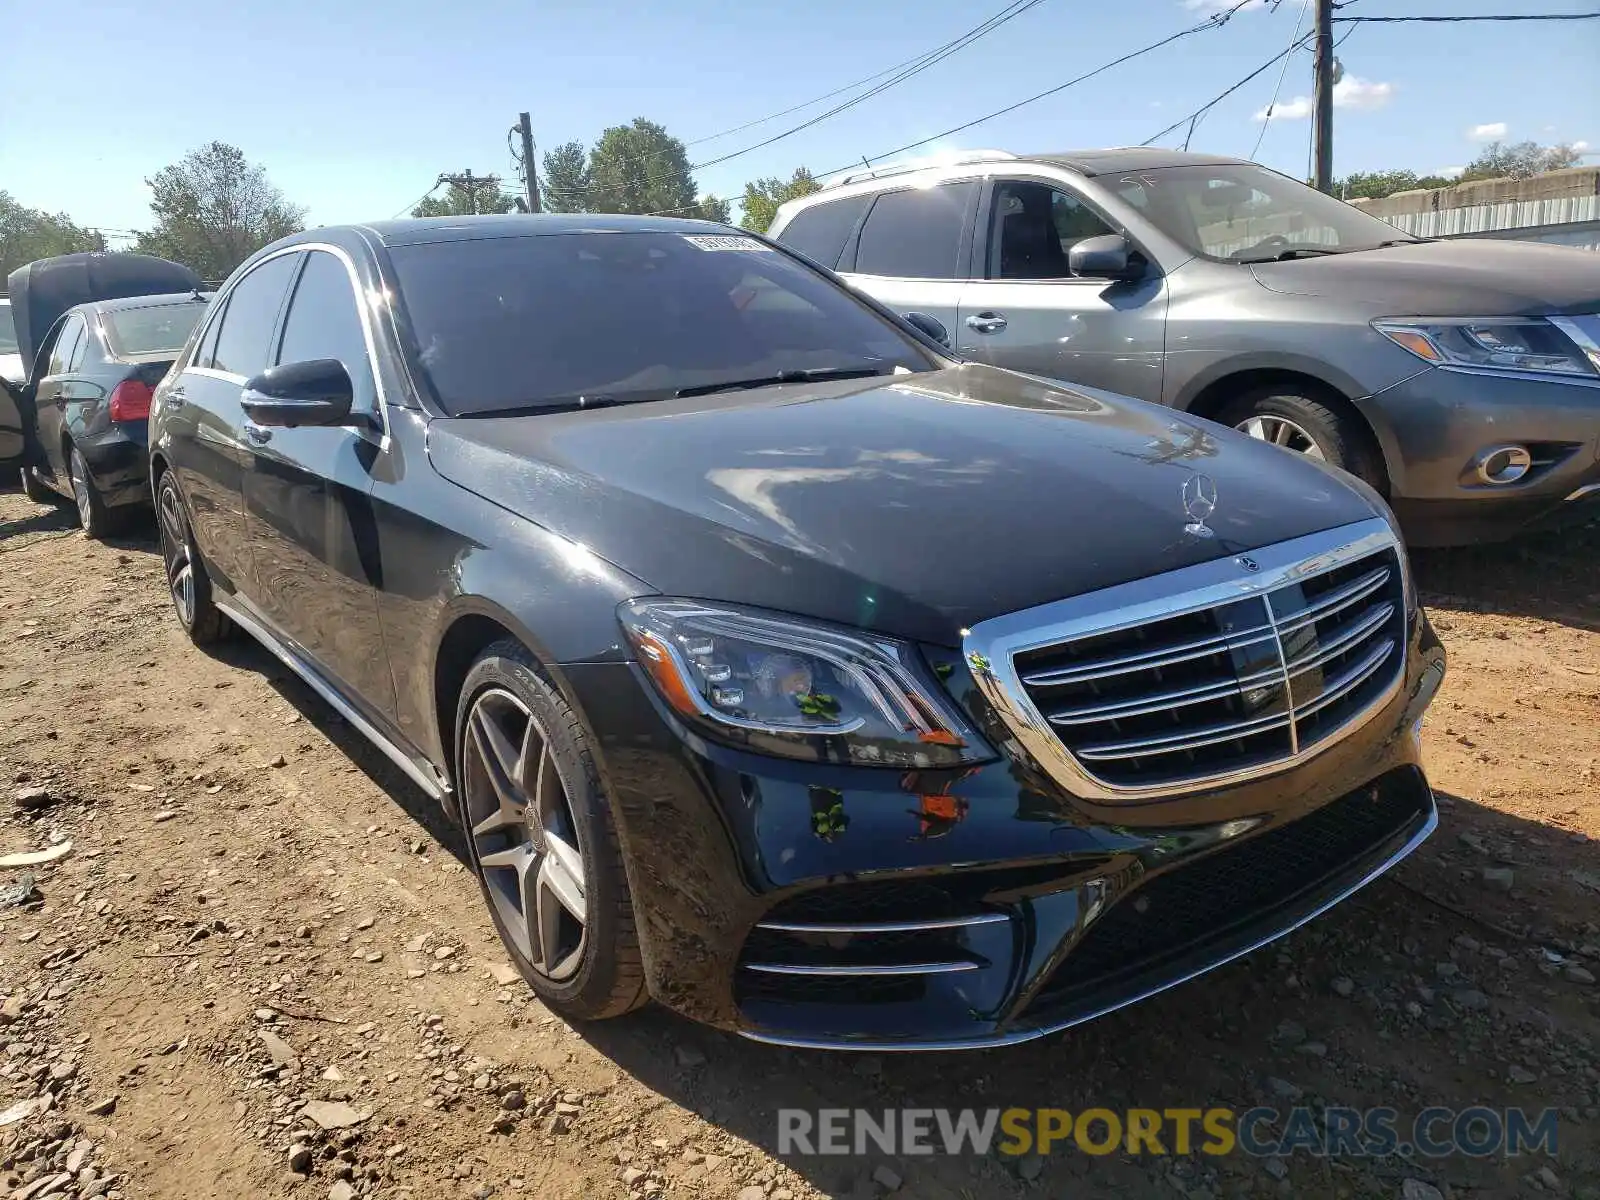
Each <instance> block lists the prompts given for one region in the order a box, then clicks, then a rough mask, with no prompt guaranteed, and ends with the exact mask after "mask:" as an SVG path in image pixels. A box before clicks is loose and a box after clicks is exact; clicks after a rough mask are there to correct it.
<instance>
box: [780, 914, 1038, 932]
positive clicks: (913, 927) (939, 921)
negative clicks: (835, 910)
mask: <svg viewBox="0 0 1600 1200" xmlns="http://www.w3.org/2000/svg"><path fill="white" fill-rule="evenodd" d="M1010 919H1011V918H1010V917H1008V916H1007V915H1006V914H1005V913H997V912H990V913H978V914H976V915H974V916H970V917H934V918H932V919H930V920H927V921H860V922H855V923H852V924H843V923H822V922H806V921H760V922H757V924H756V928H757V929H771V930H774V931H776V932H778V933H915V932H916V931H917V930H920V929H958V928H960V927H962V926H965V925H997V924H999V923H1000V922H1002V921H1009V920H1010Z"/></svg>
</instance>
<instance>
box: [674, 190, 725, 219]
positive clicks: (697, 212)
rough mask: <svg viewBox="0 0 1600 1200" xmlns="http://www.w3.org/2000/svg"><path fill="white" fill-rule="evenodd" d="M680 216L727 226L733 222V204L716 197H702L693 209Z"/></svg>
mask: <svg viewBox="0 0 1600 1200" xmlns="http://www.w3.org/2000/svg"><path fill="white" fill-rule="evenodd" d="M678 215H679V216H684V217H694V218H696V219H698V220H701V221H715V222H717V223H718V224H719V225H726V224H728V223H729V222H730V221H732V220H733V202H732V201H731V200H718V199H717V198H716V196H715V195H707V196H701V197H700V200H699V202H698V203H696V204H695V206H694V207H693V208H691V209H689V210H688V211H687V212H683V213H680V214H678Z"/></svg>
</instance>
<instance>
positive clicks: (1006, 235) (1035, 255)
mask: <svg viewBox="0 0 1600 1200" xmlns="http://www.w3.org/2000/svg"><path fill="white" fill-rule="evenodd" d="M1112 232H1115V231H1114V230H1113V229H1112V228H1111V226H1109V225H1107V224H1106V223H1105V221H1103V220H1102V219H1101V218H1100V216H1099V214H1098V213H1096V212H1095V211H1094V210H1093V209H1092V208H1090V207H1089V206H1088V205H1086V204H1084V202H1083V201H1082V200H1080V199H1078V197H1076V196H1074V195H1071V194H1070V193H1068V192H1064V191H1062V190H1060V189H1059V188H1053V187H1051V186H1050V185H1049V184H1047V183H1034V182H1030V181H1027V180H1007V181H1004V182H1001V183H999V184H997V185H996V187H995V195H994V208H993V211H992V212H991V214H990V218H989V247H990V252H989V277H990V278H991V279H1068V278H1071V276H1072V271H1071V270H1070V269H1069V268H1068V266H1067V255H1068V254H1069V253H1070V252H1071V250H1072V247H1073V246H1075V245H1076V244H1077V243H1078V242H1081V241H1082V240H1083V239H1084V238H1091V237H1099V236H1100V235H1101V234H1106V233H1112Z"/></svg>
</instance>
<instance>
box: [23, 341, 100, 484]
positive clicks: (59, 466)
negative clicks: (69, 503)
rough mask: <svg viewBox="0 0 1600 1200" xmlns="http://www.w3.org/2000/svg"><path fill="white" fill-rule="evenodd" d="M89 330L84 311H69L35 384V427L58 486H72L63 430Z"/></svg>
mask: <svg viewBox="0 0 1600 1200" xmlns="http://www.w3.org/2000/svg"><path fill="white" fill-rule="evenodd" d="M86 332H87V329H86V326H85V325H84V320H83V315H82V314H81V313H69V314H67V316H65V317H63V318H62V320H61V324H60V326H59V327H58V328H57V330H56V334H55V344H54V346H52V347H51V349H50V361H49V365H48V366H46V368H45V373H44V376H43V377H42V378H41V379H40V380H39V382H38V383H37V384H35V385H34V399H33V403H34V410H35V416H34V428H35V431H36V435H37V437H38V439H39V445H40V447H41V448H42V449H43V450H44V456H45V462H46V463H47V464H48V466H49V468H50V474H51V477H52V479H53V480H54V482H55V485H56V486H57V487H59V488H68V487H70V486H71V482H70V480H71V476H70V475H69V473H68V471H67V461H66V457H65V454H64V452H63V450H62V437H61V431H62V428H63V419H64V416H63V414H64V413H65V410H66V402H67V397H68V396H69V395H70V393H71V391H72V371H73V369H74V367H75V365H76V364H78V363H80V362H82V361H83V345H84V342H85V340H86V337H85V334H86Z"/></svg>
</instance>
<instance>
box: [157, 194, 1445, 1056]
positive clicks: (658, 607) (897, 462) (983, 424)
mask: <svg viewBox="0 0 1600 1200" xmlns="http://www.w3.org/2000/svg"><path fill="white" fill-rule="evenodd" d="M150 446H151V467H150V469H151V478H152V481H153V484H154V488H155V495H156V500H157V507H158V510H159V515H160V528H161V538H162V550H163V555H164V557H165V561H166V567H167V575H168V579H169V581H170V584H171V591H172V596H173V602H174V606H175V608H176V611H177V614H178V617H179V619H180V620H181V622H182V623H183V626H184V627H185V629H186V630H187V631H188V632H189V634H190V636H191V637H192V638H193V639H194V640H195V641H197V642H208V641H212V640H215V639H217V638H220V637H222V636H224V635H225V634H226V633H227V632H228V631H229V629H230V627H237V628H239V629H242V630H244V631H245V632H247V633H249V634H250V635H251V636H252V637H254V638H256V639H258V640H260V641H261V642H262V643H264V644H265V645H266V646H267V647H268V648H269V649H270V650H271V651H272V652H273V653H275V654H276V655H277V656H278V657H279V658H281V659H282V660H283V661H284V662H285V663H286V664H288V665H289V667H291V668H292V669H293V670H294V671H296V672H297V673H298V674H299V675H300V676H302V677H303V678H304V679H305V680H306V681H307V682H308V683H309V684H310V685H311V686H312V687H313V688H315V689H316V690H317V691H318V692H319V693H320V694H321V695H322V696H323V697H324V698H325V699H326V700H327V701H328V702H329V703H330V704H331V705H333V706H334V708H336V709H337V710H338V711H339V712H340V713H341V714H343V715H344V716H345V717H346V718H347V719H348V720H350V721H351V722H352V723H353V724H354V725H355V726H356V728H358V729H359V730H361V731H362V732H363V733H364V734H365V735H366V736H367V737H369V738H370V739H371V740H372V741H373V742H374V743H375V744H376V745H377V746H378V748H379V749H380V750H382V751H383V752H384V753H385V754H386V755H387V756H388V757H389V758H390V759H391V760H393V762H394V763H396V764H397V765H398V766H399V768H400V769H401V770H402V771H404V772H405V774H406V775H408V776H409V777H410V778H411V779H412V780H413V781H414V782H415V783H416V784H417V785H418V786H419V787H421V788H422V789H423V790H424V791H425V792H427V793H428V794H429V795H431V796H432V797H434V798H435V799H437V800H438V801H439V802H440V803H441V804H442V805H443V806H444V807H445V809H446V811H448V812H449V813H450V814H451V815H452V816H454V817H455V818H457V819H458V820H460V821H461V823H462V824H463V826H464V827H465V829H466V832H467V837H466V839H465V840H466V844H467V846H468V847H469V850H470V856H471V864H472V867H473V869H474V870H475V871H476V873H477V875H478V878H479V881H480V883H481V885H482V889H483V893H484V896H485V898H486V900H487V901H488V908H489V912H490V914H491V916H492V918H493V920H494V923H495V925H496V927H497V928H498V930H499V932H500V935H501V937H502V938H503V940H504V942H505V944H506V946H507V948H508V950H509V952H510V954H511V956H512V958H513V960H514V962H515V963H516V964H517V966H518V967H519V968H520V970H521V971H522V973H523V975H524V976H525V977H526V978H527V980H528V981H529V983H530V984H531V986H532V987H533V989H534V990H535V991H536V992H537V993H538V995H539V996H540V997H541V998H542V999H543V1000H544V1001H545V1003H546V1004H548V1005H549V1006H550V1007H551V1008H553V1009H555V1010H556V1011H558V1012H561V1013H563V1014H565V1015H567V1016H569V1017H573V1018H599V1017H608V1016H615V1015H617V1014H620V1013H624V1012H627V1011H629V1010H631V1009H633V1008H635V1007H637V1006H638V1005H640V1004H642V1003H644V1002H645V1000H646V999H647V998H648V997H652V996H653V997H654V998H656V999H657V1000H659V1001H660V1002H662V1003H664V1004H667V1005H670V1006H671V1007H673V1008H675V1009H677V1010H678V1011H680V1012H682V1013H685V1014H687V1015H689V1016H691V1017H694V1018H696V1019H699V1020H702V1021H707V1022H711V1023H713V1024H716V1025H719V1026H721V1027H724V1028H728V1029H734V1030H738V1031H740V1032H741V1033H743V1034H744V1035H746V1036H748V1037H752V1038H756V1039H760V1040H766V1041H772V1042H780V1043H785V1044H792V1045H806V1046H837V1047H847V1048H869V1047H870V1048H878V1049H917V1048H926V1047H966V1046H979V1045H992V1044H997V1043H1004V1042H1011V1041H1019V1040H1023V1039H1026V1038H1030V1037H1035V1036H1038V1035H1040V1034H1042V1033H1046V1032H1050V1031H1053V1030H1059V1029H1062V1028H1065V1027H1067V1026H1069V1025H1072V1024H1075V1023H1077V1022H1080V1021H1083V1020H1087V1019H1089V1018H1091V1017H1093V1016H1096V1015H1098V1014H1100V1013H1103V1012H1106V1011H1108V1010H1110V1009H1113V1008H1116V1007H1119V1006H1120V1005H1124V1004H1128V1003H1131V1002H1133V1001H1135V1000H1137V999H1139V998H1141V997H1143V996H1146V995H1149V994H1151V993H1152V992H1156V991H1159V990H1161V989H1163V988H1165V987H1170V986H1172V985H1173V984H1176V983H1179V982H1182V981H1183V980H1186V979H1189V978H1192V977H1193V976H1194V975H1197V974H1199V973H1200V972H1202V971H1205V970H1207V969H1209V968H1211V967H1214V966H1216V965H1218V964H1219V963H1222V962H1226V961H1228V960H1229V959H1231V958H1234V957H1236V956H1238V955H1240V954H1243V953H1246V952H1247V951H1249V950H1250V949H1252V948H1254V947H1256V946H1259V945H1261V944H1263V943H1265V942H1268V941H1270V940H1272V939H1273V938H1276V937H1278V936H1280V935H1282V934H1283V933H1285V932H1287V931H1288V930H1290V929H1292V928H1294V927H1295V926H1297V925H1299V924H1300V923H1302V922H1304V921H1306V920H1309V919H1310V918H1312V917H1313V916H1315V915H1316V914H1318V913H1320V912H1322V911H1323V910H1325V909H1327V908H1328V907H1329V906H1331V905H1333V904H1334V903H1336V902H1338V901H1339V900H1340V899H1342V898H1343V897H1345V896H1347V895H1349V894H1350V893H1351V892H1353V891H1354V890H1356V889H1357V888H1359V887H1360V886H1361V885H1362V884H1364V883H1366V882H1368V881H1369V880H1371V879H1373V878H1375V877H1376V876H1377V875H1378V874H1380V873H1382V872H1383V871H1384V870H1385V869H1387V868H1388V867H1389V866H1390V865H1392V864H1393V863H1394V862H1396V861H1398V860H1399V859H1400V858H1402V857H1403V856H1404V855H1406V854H1407V853H1408V852H1409V851H1410V850H1412V849H1413V848H1414V847H1415V846H1416V845H1418V844H1419V843H1420V842H1421V841H1422V839H1424V838H1425V837H1427V835H1428V834H1429V833H1430V832H1431V831H1432V829H1433V828H1434V826H1435V824H1436V819H1437V818H1436V814H1435V810H1434V805H1433V799H1432V796H1431V794H1430V792H1429V789H1428V785H1427V782H1426V780H1425V778H1424V776H1423V773H1422V770H1421V767H1420V763H1419V755H1418V742H1417V730H1418V727H1419V723H1420V719H1421V716H1422V712H1423V710H1424V708H1425V707H1426V706H1427V704H1428V702H1429V701H1430V700H1431V698H1432V696H1433V694H1434V691H1435V690H1436V688H1437V687H1438V685H1439V682H1440V680H1441V678H1442V676H1443V672H1444V657H1443V652H1442V650H1441V649H1440V647H1439V643H1438V640H1437V639H1436V638H1435V637H1434V636H1433V633H1432V631H1431V629H1430V628H1429V626H1428V623H1427V620H1426V618H1425V616H1424V615H1423V613H1422V612H1421V610H1420V609H1419V607H1418V604H1417V600H1416V593H1415V591H1414V589H1413V587H1412V584H1411V581H1410V578H1409V574H1408V568H1407V564H1406V558H1405V554H1404V551H1403V549H1402V547H1401V544H1400V541H1399V539H1398V537H1397V535H1396V532H1395V529H1394V526H1393V523H1392V518H1391V516H1390V514H1389V512H1388V510H1387V509H1386V508H1385V506H1384V504H1383V502H1382V501H1381V500H1380V499H1379V498H1378V497H1377V496H1376V494H1375V493H1374V492H1372V491H1371V490H1370V489H1367V488H1366V487H1365V486H1364V485H1362V484H1360V483H1358V482H1352V481H1351V480H1350V479H1349V478H1348V477H1347V476H1345V475H1343V474H1342V473H1339V472H1336V471H1334V470H1332V469H1330V468H1328V467H1325V466H1323V465H1321V464H1318V463H1315V462H1312V461H1309V460H1307V459H1304V458H1301V457H1298V456H1292V455H1286V454H1282V453H1280V452H1279V451H1278V450H1276V449H1275V448H1274V447H1272V446H1269V445H1266V444H1263V443H1261V442H1259V441H1255V440H1252V439H1250V438H1248V437H1245V436H1243V435H1241V434H1236V433H1234V432H1232V431H1228V430H1224V429H1221V428H1218V427H1215V426H1211V425H1207V424H1205V423H1200V422H1195V421H1193V420H1192V419H1189V418H1186V417H1184V416H1182V415H1181V414H1174V413H1173V412H1172V411H1171V410H1168V409H1163V408H1159V407H1156V406H1153V405H1148V404H1143V403H1139V402H1137V401H1132V400H1128V399H1126V398H1123V397H1120V396H1116V395H1113V394H1110V393H1106V392H1099V391H1092V390H1080V389H1071V388H1065V387H1062V386H1059V385H1055V384H1051V383H1048V382H1046V381H1043V380H1040V379H1036V378H1033V377H1029V376H1024V375H1018V374H1014V373H1011V372H1008V371H1004V370H999V369H996V368H993V367H988V366H979V365H970V364H964V363H961V362H959V361H958V360H956V359H954V358H952V357H950V356H949V355H948V354H947V352H945V351H944V350H943V349H942V348H941V347H940V346H939V345H938V344H937V343H936V342H935V341H933V340H932V339H930V338H928V337H926V336H925V335H924V334H923V333H921V332H919V329H918V328H917V327H916V326H915V323H913V322H911V321H907V320H902V319H901V318H899V317H896V316H895V315H893V314H892V313H890V312H889V311H887V310H885V309H883V308H881V307H879V306H878V305H876V304H875V303H874V302H873V301H870V300H867V299H865V298H862V297H860V296H857V295H854V294H852V293H851V292H850V291H849V290H847V289H846V288H844V287H843V286H841V285H840V283H839V282H838V280H837V279H836V278H834V277H833V276H832V275H831V274H829V273H827V272H825V271H821V270H819V269H817V268H816V267H815V266H813V265H811V264H809V263H808V262H806V261H804V260H801V259H799V258H797V257H794V256H792V255H790V254H789V253H788V252H786V251H784V250H782V249H780V248H778V247H776V246H774V245H772V244H771V243H769V242H766V241H764V240H762V239H758V238H754V237H750V236H748V235H744V234H742V233H739V232H736V231H731V230H729V229H727V228H725V227H721V226H714V225H708V224H705V223H703V222H697V221H680V220H667V219H647V218H629V217H609V216H607V217H596V216H567V217H554V216H552V217H485V218H452V219H445V220H431V221H402V222H389V223H382V224H377V225H373V226H366V227H341V228H324V229H318V230H315V231H312V232H308V233H305V234H300V235H296V236H295V237H293V238H290V239H287V240H285V241H282V242H279V243H277V244H275V245H273V246H271V247H268V248H267V249H266V250H264V251H262V252H260V253H259V254H257V255H256V256H254V257H253V258H251V259H250V260H249V261H248V262H246V263H245V264H244V265H243V266H241V267H240V268H239V269H238V270H237V271H236V272H235V273H234V274H233V276H232V277H231V278H230V279H229V280H228V282H227V283H226V284H225V285H224V286H223V288H222V290H221V292H220V293H219V294H218V297H217V299H216V300H215V302H214V303H213V304H212V305H211V306H210V310H209V311H208V313H207V315H206V319H205V320H204V321H203V322H202V324H201V326H200V327H199V329H198V330H197V332H196V333H195V335H194V336H193V337H192V338H191V339H190V341H189V343H188V345H187V346H186V347H185V348H184V351H183V352H182V354H181V355H180V356H179V359H178V361H177V363H176V365H175V367H174V369H173V371H172V372H171V373H170V374H169V375H168V376H167V377H166V379H165V380H164V381H163V382H162V384H161V385H160V386H159V387H158V388H157V390H156V397H155V406H154V409H153V411H152V416H151V442H150Z"/></svg>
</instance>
